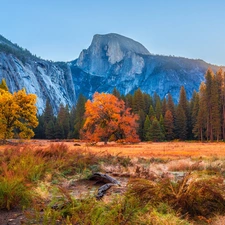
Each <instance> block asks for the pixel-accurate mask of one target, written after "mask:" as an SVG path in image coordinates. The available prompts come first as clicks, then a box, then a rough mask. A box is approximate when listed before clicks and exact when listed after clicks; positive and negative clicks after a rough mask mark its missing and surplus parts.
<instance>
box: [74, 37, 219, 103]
mask: <svg viewBox="0 0 225 225" xmlns="http://www.w3.org/2000/svg"><path fill="white" fill-rule="evenodd" d="M209 67H211V68H212V69H213V70H215V71H216V70H217V69H218V67H217V66H213V65H210V64H208V63H206V62H204V61H202V60H193V59H187V58H181V57H172V56H161V55H153V54H150V53H149V51H148V50H147V49H146V48H144V47H143V46H142V45H141V44H140V43H138V42H136V41H133V40H131V39H129V38H126V37H123V36H121V35H118V34H107V35H95V36H94V38H93V41H92V43H91V45H90V47H89V48H88V49H87V50H83V51H82V52H81V54H80V56H79V58H78V59H77V60H75V61H73V62H71V70H72V74H73V80H74V85H75V89H76V92H77V94H79V93H83V94H85V95H86V97H88V98H90V97H91V96H92V94H93V93H94V92H95V91H98V92H111V91H112V90H113V89H114V87H116V88H117V89H118V90H119V91H120V93H122V94H128V93H133V92H134V91H135V90H136V89H137V88H139V87H140V88H141V90H142V91H143V92H145V93H148V94H151V95H153V94H154V92H157V93H158V94H159V95H160V97H161V98H164V97H165V96H166V95H167V94H168V93H171V94H172V96H173V97H174V100H175V101H176V102H177V100H178V98H179V91H180V87H181V86H182V85H184V86H185V89H186V91H187V96H188V97H189V98H190V97H191V95H192V92H193V90H194V89H195V90H196V91H198V88H199V85H200V83H201V82H202V81H203V80H204V74H205V72H206V70H207V69H208V68H209Z"/></svg>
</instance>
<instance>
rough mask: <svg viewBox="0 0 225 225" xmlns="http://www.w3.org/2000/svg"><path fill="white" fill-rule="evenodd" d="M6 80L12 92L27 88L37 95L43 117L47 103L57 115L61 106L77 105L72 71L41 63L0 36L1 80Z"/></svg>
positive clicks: (64, 67)
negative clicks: (47, 101)
mask: <svg viewBox="0 0 225 225" xmlns="http://www.w3.org/2000/svg"><path fill="white" fill-rule="evenodd" d="M2 78H5V79H6V82H7V85H8V87H9V89H10V91H11V92H15V91H18V90H19V89H22V88H26V91H27V93H34V94H36V95H37V96H38V100H37V107H38V111H39V113H40V114H41V113H42V112H43V110H44V108H45V102H46V100H47V99H49V101H50V103H51V105H52V107H53V110H54V112H55V113H56V112H57V110H58V107H59V105H60V103H62V104H64V105H66V104H68V105H69V106H72V105H74V103H75V101H76V96H75V90H74V85H73V82H72V74H71V70H70V67H69V66H68V65H67V64H66V63H53V62H49V61H46V60H42V59H39V58H37V57H35V56H33V55H32V54H31V53H30V52H28V51H27V50H24V49H22V48H20V47H18V46H17V45H14V44H12V43H11V42H9V41H8V40H6V39H5V38H3V37H2V36H0V80H2Z"/></svg>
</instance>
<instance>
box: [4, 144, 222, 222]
mask: <svg viewBox="0 0 225 225" xmlns="http://www.w3.org/2000/svg"><path fill="white" fill-rule="evenodd" d="M8 143H9V144H8V145H4V146H0V164H1V165H2V167H1V168H0V179H1V180H0V181H2V183H1V182H0V224H1V225H6V224H8V225H10V224H16V225H17V224H18V225H19V224H46V225H48V224H88V225H89V224H90V221H92V223H91V224H102V225H106V224H107V225H108V224H114V225H116V224H146V225H147V224H153V225H155V224H156V225H157V224H171V225H176V224H181V225H182V224H184V225H188V224H189V225H191V224H194V225H196V224H212V225H218V224H225V216H224V212H225V196H224V191H225V181H224V177H225V143H223V142H218V143H217V142H214V143H200V142H178V141H174V142H162V143H155V142H148V143H146V142H143V143H138V144H118V143H114V142H109V143H108V144H106V145H104V144H103V143H97V144H95V145H92V144H90V143H84V142H80V141H78V140H70V141H68V140H66V141H50V140H28V141H16V140H11V141H9V142H8ZM96 172H101V173H104V174H108V175H110V176H112V177H114V178H115V179H117V181H118V182H119V183H120V185H119V186H118V185H114V186H112V188H110V190H109V191H107V193H106V195H105V196H104V198H103V199H102V200H103V201H96V199H95V196H96V193H97V191H98V188H99V187H100V186H99V184H98V183H96V182H95V181H91V180H90V179H89V178H90V176H91V175H92V174H94V173H96ZM101 185H102V184H101ZM15 187H18V188H17V189H16V191H14V190H15ZM10 190H12V192H11V191H10ZM1 196H2V198H1ZM196 196H198V199H197V200H196V199H195V197H196ZM1 201H2V202H1ZM18 202H19V204H18ZM74 205H76V207H74ZM24 207H25V208H26V210H25V211H23V210H22V208H24ZM81 212H82V213H81ZM15 215H18V216H16V217H15ZM100 215H101V216H100ZM131 215H132V216H131ZM14 217H15V219H14ZM109 220H110V221H111V223H109ZM93 221H95V222H93ZM168 221H170V223H168ZM81 222H82V223H81Z"/></svg>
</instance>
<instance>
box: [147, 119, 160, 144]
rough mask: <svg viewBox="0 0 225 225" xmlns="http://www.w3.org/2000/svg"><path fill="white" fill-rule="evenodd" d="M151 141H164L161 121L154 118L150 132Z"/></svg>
mask: <svg viewBox="0 0 225 225" xmlns="http://www.w3.org/2000/svg"><path fill="white" fill-rule="evenodd" d="M149 139H150V140H152V141H162V140H163V133H162V131H161V128H160V124H159V121H158V120H157V119H156V118H154V120H153V121H152V124H151V127H150V131H149Z"/></svg>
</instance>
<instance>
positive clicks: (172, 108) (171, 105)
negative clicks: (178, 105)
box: [167, 93, 175, 119]
mask: <svg viewBox="0 0 225 225" xmlns="http://www.w3.org/2000/svg"><path fill="white" fill-rule="evenodd" d="M167 109H168V110H170V112H171V113H172V115H173V119H175V105H174V101H173V97H172V95H171V94H170V93H169V94H168V101H167Z"/></svg>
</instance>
